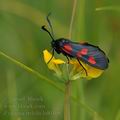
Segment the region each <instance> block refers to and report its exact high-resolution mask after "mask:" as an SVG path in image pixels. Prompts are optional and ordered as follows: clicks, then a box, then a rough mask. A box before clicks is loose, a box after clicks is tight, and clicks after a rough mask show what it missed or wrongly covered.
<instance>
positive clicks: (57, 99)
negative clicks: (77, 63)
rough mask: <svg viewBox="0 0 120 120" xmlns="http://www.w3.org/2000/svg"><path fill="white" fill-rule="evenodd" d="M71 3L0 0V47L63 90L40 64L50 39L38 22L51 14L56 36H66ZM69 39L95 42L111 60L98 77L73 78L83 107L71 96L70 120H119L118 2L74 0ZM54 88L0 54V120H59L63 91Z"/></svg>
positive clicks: (42, 22) (68, 0)
mask: <svg viewBox="0 0 120 120" xmlns="http://www.w3.org/2000/svg"><path fill="white" fill-rule="evenodd" d="M73 2H74V1H73V0H0V51H2V52H4V53H6V54H7V55H9V56H11V57H12V58H14V59H16V60H18V61H19V62H21V63H24V64H25V65H27V66H29V67H30V68H33V69H34V70H36V71H38V72H39V73H40V74H41V75H43V76H45V77H46V78H48V79H50V80H51V81H53V82H54V83H55V85H57V86H58V87H60V88H62V89H63V90H64V87H65V86H64V83H62V82H59V81H58V79H57V77H55V76H54V73H53V72H52V71H50V70H49V69H48V68H47V65H46V64H45V63H44V60H43V50H44V49H48V50H50V49H51V46H50V42H51V39H50V38H49V36H48V35H47V33H45V32H43V31H42V30H41V26H42V25H47V22H46V16H47V14H48V13H49V12H51V13H52V15H51V17H50V19H51V21H52V25H53V28H54V34H55V38H60V37H65V38H68V34H69V25H70V21H71V14H72V7H73ZM72 40H73V41H88V42H90V43H91V44H94V45H99V46H100V48H102V49H103V50H104V51H105V52H106V54H107V55H108V57H109V59H110V64H109V69H107V70H106V71H105V72H104V74H102V76H100V77H99V78H96V79H93V80H91V81H87V80H85V79H83V80H77V81H74V82H72V95H73V96H75V97H76V98H77V101H82V102H83V103H84V104H85V105H78V104H77V102H75V101H73V100H72V99H71V120H120V93H119V92H120V75H119V74H120V0H78V1H77V7H76V13H75V16H74V23H73V29H72ZM56 56H57V57H59V55H56ZM58 87H57V88H56V87H55V86H54V85H52V84H51V83H50V82H47V81H46V80H45V79H43V78H41V77H37V75H35V74H32V73H31V72H28V71H27V70H24V69H23V67H20V66H19V65H16V64H15V63H14V62H12V61H10V60H9V59H7V58H5V57H4V56H2V55H1V54H0V120H63V105H64V92H61V90H59V89H58ZM27 105H28V106H27ZM30 105H32V107H30ZM38 106H39V107H38ZM87 107H90V108H91V109H93V110H90V109H89V108H87ZM27 112H31V113H37V112H41V113H42V114H41V115H40V114H38V115H35V114H33V115H32V114H26V113H27ZM97 114H99V116H98V115H97Z"/></svg>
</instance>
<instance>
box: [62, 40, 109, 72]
mask: <svg viewBox="0 0 120 120" xmlns="http://www.w3.org/2000/svg"><path fill="white" fill-rule="evenodd" d="M67 46H71V48H72V50H71V51H70V49H69V50H68V49H67V48H64V47H63V51H64V52H65V53H66V54H67V56H69V57H73V58H77V59H79V60H81V61H82V62H84V63H87V64H89V65H90V66H93V67H95V68H98V69H101V70H105V69H107V68H108V63H109V60H108V58H107V56H106V54H105V53H104V51H103V50H101V49H100V48H99V47H98V46H94V45H91V44H89V43H82V44H80V43H77V42H69V43H67ZM83 49H84V50H87V53H86V54H84V55H81V56H79V53H80V52H81V51H82V50H83ZM93 60H94V61H93ZM91 61H93V62H91ZM93 63H94V64H93Z"/></svg>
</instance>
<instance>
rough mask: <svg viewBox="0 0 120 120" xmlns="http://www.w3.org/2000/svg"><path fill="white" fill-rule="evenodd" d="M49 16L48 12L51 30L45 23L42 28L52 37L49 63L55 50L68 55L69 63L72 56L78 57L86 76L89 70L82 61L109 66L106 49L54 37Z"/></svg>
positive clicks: (104, 66)
mask: <svg viewBox="0 0 120 120" xmlns="http://www.w3.org/2000/svg"><path fill="white" fill-rule="evenodd" d="M49 16H50V14H48V16H47V22H48V24H49V26H50V29H51V32H50V31H48V30H47V29H46V28H45V25H44V26H42V29H43V30H44V31H46V32H47V33H48V34H49V35H50V37H51V38H52V41H51V46H52V57H51V59H50V60H49V61H48V64H49V62H50V61H51V60H52V58H53V56H54V52H57V53H58V54H60V53H62V54H63V55H64V56H66V58H67V60H68V63H69V60H70V59H71V58H74V59H77V61H78V62H79V64H80V65H81V66H82V67H83V69H84V70H85V73H86V76H87V70H86V69H85V67H84V66H83V65H82V63H81V61H82V62H83V63H85V64H88V65H90V66H92V67H95V68H97V69H101V70H105V69H107V68H108V63H109V59H108V58H107V56H106V54H105V53H104V51H103V50H101V49H100V48H99V47H98V46H94V45H92V44H89V43H86V42H85V43H79V42H72V41H71V40H69V39H66V38H58V39H54V34H53V28H52V24H51V22H50V20H49Z"/></svg>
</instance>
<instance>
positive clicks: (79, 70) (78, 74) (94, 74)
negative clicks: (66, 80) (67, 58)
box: [70, 60, 104, 79]
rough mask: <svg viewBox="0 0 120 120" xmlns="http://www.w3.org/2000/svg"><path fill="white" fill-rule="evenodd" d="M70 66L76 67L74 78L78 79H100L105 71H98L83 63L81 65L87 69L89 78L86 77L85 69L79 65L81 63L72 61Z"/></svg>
mask: <svg viewBox="0 0 120 120" xmlns="http://www.w3.org/2000/svg"><path fill="white" fill-rule="evenodd" d="M70 64H73V65H74V68H73V69H74V70H73V71H74V73H76V74H74V78H78V77H83V78H86V79H90V78H97V77H99V76H100V75H101V74H102V73H103V71H104V70H100V69H97V68H95V67H92V66H90V65H88V64H85V63H83V62H82V61H81V64H82V65H83V67H84V68H85V69H86V71H87V74H88V75H87V76H86V73H85V70H84V69H83V67H82V66H81V65H80V64H79V62H78V61H77V60H74V61H71V62H70Z"/></svg>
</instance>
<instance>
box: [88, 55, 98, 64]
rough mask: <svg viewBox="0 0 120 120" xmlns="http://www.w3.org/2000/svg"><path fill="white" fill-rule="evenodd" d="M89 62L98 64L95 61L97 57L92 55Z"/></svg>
mask: <svg viewBox="0 0 120 120" xmlns="http://www.w3.org/2000/svg"><path fill="white" fill-rule="evenodd" d="M88 62H89V63H91V64H96V61H95V59H94V57H93V56H90V57H89V58H88Z"/></svg>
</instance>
